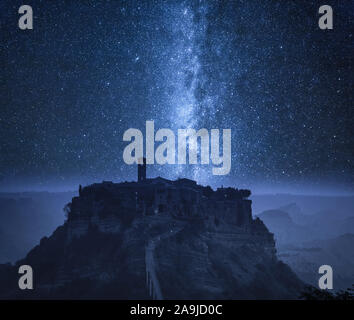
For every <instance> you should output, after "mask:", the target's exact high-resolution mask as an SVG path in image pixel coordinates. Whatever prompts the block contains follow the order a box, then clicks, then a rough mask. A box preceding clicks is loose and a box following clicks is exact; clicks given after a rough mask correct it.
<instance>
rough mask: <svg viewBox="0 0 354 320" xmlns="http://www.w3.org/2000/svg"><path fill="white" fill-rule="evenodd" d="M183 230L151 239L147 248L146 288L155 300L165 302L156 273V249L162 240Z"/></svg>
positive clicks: (175, 230) (169, 232) (179, 229)
mask: <svg viewBox="0 0 354 320" xmlns="http://www.w3.org/2000/svg"><path fill="white" fill-rule="evenodd" d="M181 230H182V228H177V229H174V230H169V231H168V232H165V233H163V234H161V235H159V236H156V237H154V238H153V239H151V240H150V241H149V242H148V244H147V245H146V247H145V271H146V287H147V289H148V291H149V295H150V297H151V298H152V299H153V300H163V295H162V292H161V287H160V282H159V279H158V278H157V273H156V263H155V256H154V253H155V248H156V246H157V245H158V243H159V242H160V241H161V240H163V239H167V238H169V237H171V236H173V235H175V234H176V233H177V232H179V231H181Z"/></svg>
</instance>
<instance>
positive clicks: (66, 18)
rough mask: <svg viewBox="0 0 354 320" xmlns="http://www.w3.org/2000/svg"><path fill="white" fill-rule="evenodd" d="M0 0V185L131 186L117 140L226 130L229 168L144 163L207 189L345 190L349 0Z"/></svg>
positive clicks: (353, 114)
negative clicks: (324, 19) (327, 17)
mask: <svg viewBox="0 0 354 320" xmlns="http://www.w3.org/2000/svg"><path fill="white" fill-rule="evenodd" d="M22 4H23V3H22V1H9V0H6V1H1V4H0V18H1V30H2V31H1V37H0V67H1V68H0V69H1V73H0V95H1V102H0V103H1V114H0V148H1V149H0V152H1V157H0V188H1V189H2V190H7V189H31V188H33V189H35V188H39V187H41V188H43V189H46V188H56V187H58V188H59V187H61V188H72V187H74V186H76V185H77V184H79V183H81V184H86V183H91V182H94V181H101V180H114V181H122V180H132V179H135V178H136V168H135V167H134V166H128V165H126V164H125V163H124V162H123V157H122V154H123V149H124V147H125V146H126V143H124V142H123V141H122V137H123V133H124V131H125V130H127V129H129V128H139V129H140V130H142V132H144V130H145V122H146V121H147V120H154V121H155V127H156V129H158V128H171V129H172V130H177V129H178V128H188V127H189V128H194V129H200V128H206V129H208V130H210V129H213V128H217V129H223V128H230V129H231V130H232V168H231V172H230V174H229V175H227V176H224V177H214V176H213V175H212V174H211V166H202V165H196V166H181V165H165V166H159V165H154V166H149V168H148V172H149V173H148V175H150V176H157V175H161V176H164V177H167V178H177V177H181V176H186V177H190V178H193V179H196V180H197V181H198V182H200V183H203V184H210V185H212V186H219V185H221V184H223V185H233V186H242V187H250V188H255V190H257V186H262V190H265V191H266V190H273V189H274V188H275V187H277V188H278V189H281V188H283V187H284V186H292V187H293V190H294V189H296V188H300V187H301V188H304V189H305V187H306V186H308V185H311V186H313V188H315V189H316V188H322V187H324V186H329V187H331V188H334V189H338V190H346V191H353V190H354V178H353V177H354V169H353V168H354V166H353V162H354V151H353V150H354V138H353V129H352V128H353V122H354V121H353V119H354V111H353V56H354V55H353V33H352V30H353V25H352V24H353V12H354V10H353V9H354V2H353V1H331V5H332V7H333V10H334V13H335V19H334V30H331V31H323V30H320V29H319V28H318V13H317V12H318V8H319V6H320V5H322V4H323V3H321V2H319V1H302V0H298V1H270V0H262V1H261V0H252V1H250V0H248V1H244V0H238V1H206V0H200V1H135V0H130V1H70V0H66V1H64V0H62V1H60V0H58V1H53V2H49V1H38V0H37V1H27V2H26V4H28V5H32V7H33V10H34V30H31V31H22V30H19V29H18V27H17V22H18V17H19V15H18V13H17V11H18V8H19V7H20V5H22Z"/></svg>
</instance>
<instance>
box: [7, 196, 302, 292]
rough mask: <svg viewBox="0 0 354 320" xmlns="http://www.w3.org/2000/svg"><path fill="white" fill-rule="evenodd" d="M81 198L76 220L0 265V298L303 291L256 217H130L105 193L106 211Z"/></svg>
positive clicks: (201, 215)
mask: <svg viewBox="0 0 354 320" xmlns="http://www.w3.org/2000/svg"><path fill="white" fill-rule="evenodd" d="M96 198H97V197H96ZM84 199H85V196H84V195H80V197H78V198H76V200H75V201H74V202H73V203H74V206H75V205H77V206H78V208H77V209H75V208H74V207H71V210H79V212H80V214H77V215H76V216H75V218H74V219H70V212H69V215H68V220H67V221H66V222H65V223H64V225H63V226H61V227H59V228H58V229H57V230H56V231H55V232H54V233H53V234H52V235H51V236H50V237H49V238H43V239H42V240H41V242H40V244H39V245H38V246H36V247H35V248H33V249H32V250H31V251H30V252H29V253H28V254H27V256H26V257H25V258H24V259H23V260H20V261H18V262H17V263H16V264H15V265H9V264H8V265H0V282H1V284H2V285H1V287H0V297H1V298H10V299H12V298H14V299H15V298H31V299H37V298H41V299H43V298H47V299H56V298H65V299H87V298H88V299H92V298H93V299H94V298H96V299H290V298H297V297H298V296H299V292H300V291H301V290H302V288H303V283H302V282H301V281H300V280H299V279H298V278H297V277H296V275H295V274H294V273H293V272H292V271H291V269H290V268H289V267H288V266H287V265H285V264H284V263H282V262H280V261H278V260H277V258H276V252H275V243H274V239H273V235H272V234H271V233H270V232H269V231H268V230H267V228H266V227H265V226H264V224H263V222H262V221H261V220H260V219H258V218H257V219H253V218H251V219H250V220H249V221H247V223H244V224H243V225H240V224H239V223H237V219H236V220H234V221H235V223H234V224H233V223H232V222H230V219H229V218H228V217H227V216H225V215H223V214H220V217H219V218H218V217H217V216H215V215H211V216H204V215H203V214H200V215H193V216H183V215H182V216H169V215H165V214H161V215H158V214H157V215H154V216H148V215H144V214H141V212H140V213H139V211H138V210H136V211H134V212H132V213H131V214H129V212H127V210H125V209H124V206H123V207H122V205H121V203H120V200H119V201H118V202H119V203H120V204H119V208H123V209H121V210H117V211H114V210H111V209H112V206H111V205H112V203H114V202H115V201H117V199H110V201H109V198H107V194H105V199H106V200H105V201H106V202H107V201H108V202H110V206H109V208H110V210H108V211H107V210H105V209H104V208H105V202H104V201H103V202H102V199H101V200H99V201H98V202H92V201H91V200H92V197H91V198H90V199H91V200H90V201H88V200H87V201H86V200H84ZM130 200H131V199H130ZM75 203H76V204H75ZM93 203H96V204H97V203H99V204H100V205H96V206H95V207H93ZM78 204H80V205H78ZM69 207H70V206H69ZM89 213H90V214H89ZM93 213H95V214H93ZM223 217H225V218H223ZM231 221H232V220H231ZM24 264H26V265H30V266H31V267H32V268H33V272H34V290H24V291H22V290H19V289H18V284H17V283H18V279H19V277H20V275H18V273H17V272H18V267H19V266H20V265H24Z"/></svg>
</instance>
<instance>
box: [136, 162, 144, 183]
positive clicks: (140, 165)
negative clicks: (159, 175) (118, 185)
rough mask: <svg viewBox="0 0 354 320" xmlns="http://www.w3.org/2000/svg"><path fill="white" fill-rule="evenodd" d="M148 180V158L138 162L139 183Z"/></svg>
mask: <svg viewBox="0 0 354 320" xmlns="http://www.w3.org/2000/svg"><path fill="white" fill-rule="evenodd" d="M144 180H146V158H140V159H139V160H138V182H140V181H144Z"/></svg>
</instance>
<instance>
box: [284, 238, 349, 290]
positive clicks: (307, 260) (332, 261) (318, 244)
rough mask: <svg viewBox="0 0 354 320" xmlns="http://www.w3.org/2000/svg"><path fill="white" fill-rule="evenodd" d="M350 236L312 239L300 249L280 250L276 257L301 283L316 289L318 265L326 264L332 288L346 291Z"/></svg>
mask: <svg viewBox="0 0 354 320" xmlns="http://www.w3.org/2000/svg"><path fill="white" fill-rule="evenodd" d="M353 248H354V234H344V235H341V236H339V237H335V238H330V239H325V240H313V241H308V242H306V243H304V244H303V245H301V246H298V247H295V246H289V247H288V248H285V247H283V248H282V250H281V251H280V252H279V253H278V256H279V258H280V259H281V260H282V261H284V262H285V263H287V264H288V265H289V266H291V268H292V269H293V270H294V271H295V273H296V274H297V275H298V276H299V277H300V278H301V279H302V280H303V281H305V282H307V283H310V284H312V285H314V286H317V283H318V279H319V275H318V268H319V267H320V266H321V265H325V264H326V265H330V266H331V267H332V268H333V274H334V289H336V290H338V289H346V288H348V287H350V286H351V285H352V284H353V283H354V250H353Z"/></svg>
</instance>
